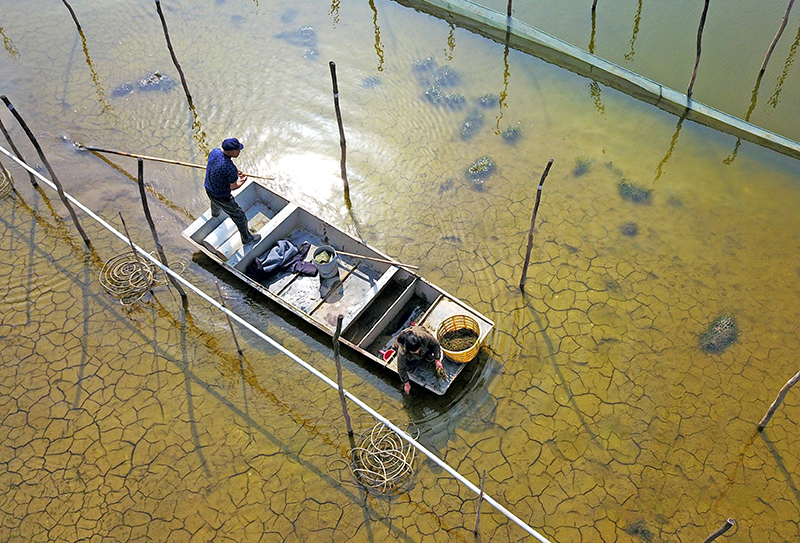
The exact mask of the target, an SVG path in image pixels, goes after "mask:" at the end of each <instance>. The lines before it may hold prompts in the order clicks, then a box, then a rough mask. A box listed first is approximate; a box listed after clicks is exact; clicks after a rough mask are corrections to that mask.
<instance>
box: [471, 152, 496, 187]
mask: <svg viewBox="0 0 800 543" xmlns="http://www.w3.org/2000/svg"><path fill="white" fill-rule="evenodd" d="M495 168H496V166H495V163H494V160H492V157H490V156H488V155H486V156H482V157H481V158H479V159H478V160H476V161H475V162H473V163H472V165H471V166H470V167H469V168H467V177H468V178H470V179H472V180H473V181H483V180H484V179H486V178H487V177H489V176H490V175H492V173H494V170H495Z"/></svg>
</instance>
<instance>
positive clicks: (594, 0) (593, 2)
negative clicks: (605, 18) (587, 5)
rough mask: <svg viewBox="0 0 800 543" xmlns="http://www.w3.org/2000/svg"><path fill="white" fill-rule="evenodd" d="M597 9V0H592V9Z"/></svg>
mask: <svg viewBox="0 0 800 543" xmlns="http://www.w3.org/2000/svg"><path fill="white" fill-rule="evenodd" d="M596 9H597V0H593V1H592V11H594V10H596Z"/></svg>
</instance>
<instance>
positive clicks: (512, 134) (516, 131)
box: [501, 126, 522, 145]
mask: <svg viewBox="0 0 800 543" xmlns="http://www.w3.org/2000/svg"><path fill="white" fill-rule="evenodd" d="M521 135H522V127H520V126H512V127H510V128H506V129H505V131H503V133H502V134H501V136H503V141H504V142H506V143H508V144H510V145H514V144H515V143H517V140H518V139H519V137H520V136H521Z"/></svg>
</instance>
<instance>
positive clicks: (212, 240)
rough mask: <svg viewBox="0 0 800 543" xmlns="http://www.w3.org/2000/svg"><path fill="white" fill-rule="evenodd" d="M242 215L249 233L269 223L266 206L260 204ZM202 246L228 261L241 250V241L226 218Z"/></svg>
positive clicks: (206, 238)
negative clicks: (245, 218) (244, 217)
mask: <svg viewBox="0 0 800 543" xmlns="http://www.w3.org/2000/svg"><path fill="white" fill-rule="evenodd" d="M244 213H245V216H246V217H247V224H248V227H249V228H250V230H251V231H252V230H256V231H257V230H260V229H261V228H263V227H264V226H266V224H267V223H268V222H269V215H271V212H270V210H269V209H268V208H267V206H266V205H265V204H263V203H261V202H257V203H256V204H255V205H253V206H250V207H249V208H247V209H246V210H245V212H244ZM203 245H205V246H206V247H207V248H208V249H210V250H211V251H214V252H216V253H217V254H219V255H220V258H222V259H223V260H228V259H230V258H231V256H233V254H234V253H236V252H237V251H239V250H240V249H242V239H241V236H239V230H238V229H237V228H236V225H235V224H234V223H233V220H232V219H231V218H230V217H228V218H226V219H225V220H224V221H222V222H221V223H220V224H219V226H217V227H216V228H215V229H214V230H213V231H211V233H209V234H208V235H207V236H206V237H205V238H204V239H203Z"/></svg>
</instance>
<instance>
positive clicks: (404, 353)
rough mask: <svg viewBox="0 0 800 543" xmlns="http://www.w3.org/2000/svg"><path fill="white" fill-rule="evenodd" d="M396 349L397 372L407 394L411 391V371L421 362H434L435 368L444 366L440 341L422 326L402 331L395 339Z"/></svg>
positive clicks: (410, 327)
mask: <svg viewBox="0 0 800 543" xmlns="http://www.w3.org/2000/svg"><path fill="white" fill-rule="evenodd" d="M394 349H395V351H396V352H397V373H399V374H400V381H402V383H403V391H404V392H405V393H406V394H409V393H410V392H411V382H410V381H409V377H408V374H409V372H412V371H414V370H415V369H417V368H418V367H419V366H420V365H421V364H433V365H434V366H435V369H439V368H441V367H442V351H441V349H440V348H439V342H438V341H436V338H435V337H433V334H431V333H430V332H429V331H428V330H427V329H425V328H424V327H422V326H409V327H408V328H406V329H405V330H403V331H402V332H400V333H399V334H398V335H397V337H396V338H395V340H394Z"/></svg>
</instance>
